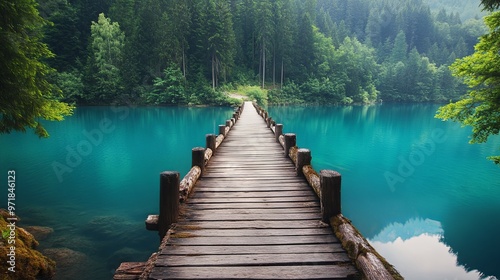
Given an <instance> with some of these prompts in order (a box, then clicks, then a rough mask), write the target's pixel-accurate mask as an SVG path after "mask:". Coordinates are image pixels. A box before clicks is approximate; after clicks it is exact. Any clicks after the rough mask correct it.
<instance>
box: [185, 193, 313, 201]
mask: <svg viewBox="0 0 500 280" xmlns="http://www.w3.org/2000/svg"><path fill="white" fill-rule="evenodd" d="M317 200H318V198H317V197H316V196H313V195H310V196H304V197H269V198H264V197H257V198H234V199H231V201H228V199H227V198H217V197H214V198H197V197H196V196H193V197H192V198H190V199H189V201H190V203H239V202H244V203H250V202H257V203H258V202H309V201H317Z"/></svg>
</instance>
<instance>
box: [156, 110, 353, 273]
mask: <svg viewBox="0 0 500 280" xmlns="http://www.w3.org/2000/svg"><path fill="white" fill-rule="evenodd" d="M181 207H182V208H181V213H182V214H181V216H180V218H179V222H178V223H177V225H176V226H175V228H174V229H173V231H171V234H170V238H169V242H168V245H167V246H166V247H164V248H163V249H162V251H161V252H160V253H159V255H158V257H157V259H156V262H155V266H154V268H153V269H152V271H151V273H150V274H149V279H352V278H357V277H358V276H359V273H358V271H357V269H356V268H355V266H354V265H353V264H352V262H351V260H350V259H349V257H348V255H347V253H346V252H345V250H344V249H343V248H342V245H341V244H340V242H339V240H338V239H337V238H336V237H335V236H334V234H333V233H332V229H331V227H330V226H329V225H327V224H324V223H322V222H321V210H320V204H319V200H318V197H317V196H316V194H315V193H314V192H313V190H312V189H311V187H310V186H309V185H308V183H307V182H306V180H305V179H304V178H302V177H297V176H296V174H295V167H294V164H293V163H292V162H291V161H290V159H288V158H285V157H284V155H283V149H282V148H281V146H280V144H279V143H276V140H275V136H274V134H273V133H272V132H271V131H270V130H269V128H267V126H266V123H265V122H264V121H263V119H262V118H261V117H260V116H259V115H258V114H257V113H256V111H255V110H254V109H253V106H252V104H251V103H250V104H246V106H245V110H244V111H243V113H242V116H241V118H240V120H239V121H238V122H237V123H236V125H235V126H234V127H233V128H232V129H231V131H230V133H229V135H228V136H227V138H226V139H225V140H224V142H223V143H222V144H221V146H220V147H219V148H218V149H217V152H216V153H215V155H214V156H213V157H212V159H211V160H210V162H209V163H208V165H207V167H206V169H205V171H204V174H203V176H202V177H201V178H200V179H199V180H198V181H197V183H196V185H195V187H194V192H193V194H192V195H191V196H190V198H189V199H188V200H187V202H186V203H184V204H183V205H182V206H181Z"/></svg>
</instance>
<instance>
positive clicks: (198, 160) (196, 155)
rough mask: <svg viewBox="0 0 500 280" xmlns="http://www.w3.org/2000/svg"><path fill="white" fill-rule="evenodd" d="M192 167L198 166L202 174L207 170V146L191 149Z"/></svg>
mask: <svg viewBox="0 0 500 280" xmlns="http://www.w3.org/2000/svg"><path fill="white" fill-rule="evenodd" d="M191 152H192V156H191V160H192V161H191V162H192V164H191V167H193V166H198V167H199V168H200V169H201V174H203V172H204V171H205V148H202V147H196V148H193V149H192V150H191Z"/></svg>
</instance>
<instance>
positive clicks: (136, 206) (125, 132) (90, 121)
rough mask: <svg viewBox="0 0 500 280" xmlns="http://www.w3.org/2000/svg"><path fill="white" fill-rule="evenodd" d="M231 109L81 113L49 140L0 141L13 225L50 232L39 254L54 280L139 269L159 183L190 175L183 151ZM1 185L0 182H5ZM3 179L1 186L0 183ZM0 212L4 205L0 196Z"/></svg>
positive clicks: (149, 248)
mask: <svg viewBox="0 0 500 280" xmlns="http://www.w3.org/2000/svg"><path fill="white" fill-rule="evenodd" d="M232 113H233V109H232V108H172V107H161V108H160V107H148V108H128V107H113V108H112V107H81V108H78V109H77V110H76V112H75V114H74V115H73V116H71V117H69V118H67V119H66V120H65V121H64V122H59V123H52V122H48V123H47V124H46V128H47V130H48V131H49V133H50V134H51V137H50V138H48V139H41V140H40V139H38V137H36V136H35V135H33V134H32V133H31V132H28V133H26V134H23V133H14V134H11V135H0V147H2V148H1V154H0V170H2V173H3V174H7V170H11V169H14V170H15V171H16V175H17V176H16V179H17V182H16V183H17V188H16V202H17V207H18V208H17V214H18V215H19V216H20V217H21V218H22V225H35V226H46V227H51V228H52V229H53V230H54V233H53V234H52V235H50V237H49V238H47V239H45V240H41V245H40V247H39V249H40V250H41V251H43V252H44V253H46V254H47V255H49V256H51V257H52V258H54V259H55V260H56V261H58V274H57V279H89V280H90V279H92V280H99V279H112V273H113V271H114V269H115V268H117V266H118V265H119V264H120V263H121V262H122V261H145V260H147V258H148V257H149V256H150V255H151V254H152V253H153V252H154V251H156V250H157V248H158V245H159V237H158V234H157V232H148V231H146V229H145V225H144V219H145V218H146V217H147V215H148V214H157V213H158V192H159V173H160V172H162V171H165V170H178V171H179V172H180V173H181V176H184V174H186V173H187V172H188V171H189V168H190V167H191V149H192V148H193V147H197V146H205V135H206V134H207V133H215V132H216V131H218V125H219V124H223V123H225V120H226V119H228V118H230V117H231V116H232ZM5 176H7V175H5ZM5 178H6V177H5ZM1 197H4V198H5V200H4V199H2V202H1V204H0V205H1V207H5V205H6V202H7V188H5V189H4V188H2V190H1Z"/></svg>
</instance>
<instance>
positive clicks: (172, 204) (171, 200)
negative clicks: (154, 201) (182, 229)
mask: <svg viewBox="0 0 500 280" xmlns="http://www.w3.org/2000/svg"><path fill="white" fill-rule="evenodd" d="M179 177H180V175H179V172H177V171H164V172H162V173H160V215H159V217H158V233H159V234H160V239H163V237H164V236H165V235H166V234H167V231H168V229H169V228H170V225H171V224H172V223H175V222H177V217H178V216H179V184H180V180H179Z"/></svg>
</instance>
